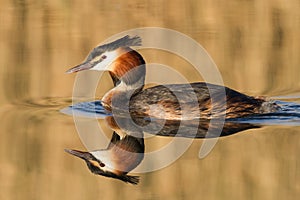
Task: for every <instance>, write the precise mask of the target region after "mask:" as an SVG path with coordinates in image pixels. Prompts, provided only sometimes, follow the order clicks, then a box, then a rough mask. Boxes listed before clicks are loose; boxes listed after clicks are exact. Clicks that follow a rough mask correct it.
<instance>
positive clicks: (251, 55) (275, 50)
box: [0, 0, 300, 200]
mask: <svg viewBox="0 0 300 200" xmlns="http://www.w3.org/2000/svg"><path fill="white" fill-rule="evenodd" d="M0 4H1V8H0V57H1V59H0V89H1V95H0V118H1V126H0V137H1V139H0V149H1V151H0V166H1V167H0V180H1V181H0V190H1V193H0V198H1V199H39V200H46V199H72V200H77V199H120V198H122V199H207V200H208V199H272V200H273V199H298V198H299V196H300V181H299V180H300V161H299V155H298V152H300V142H299V141H300V128H299V127H297V126H279V125H278V126H265V127H263V128H260V129H252V130H247V131H244V132H241V133H239V134H237V135H232V136H229V137H225V138H221V139H220V140H219V141H218V143H217V145H216V146H215V148H214V149H213V151H212V152H211V153H210V154H209V155H208V156H207V157H206V158H204V159H199V158H198V152H199V148H200V146H201V143H202V141H201V140H197V141H194V142H193V144H192V146H191V147H190V148H189V149H188V151H187V152H185V154H184V155H183V156H182V157H181V158H180V159H179V160H177V161H176V162H175V163H173V164H172V165H170V166H168V167H166V168H164V169H161V170H159V171H155V172H151V173H147V174H140V175H141V182H140V184H139V185H138V186H132V185H128V184H125V183H123V182H120V181H118V180H113V179H107V178H104V177H100V176H95V175H92V174H91V173H90V172H89V171H88V169H87V167H86V166H85V163H84V162H83V161H81V160H79V159H76V158H74V157H71V156H70V155H67V154H66V153H65V152H64V149H65V148H75V149H82V150H83V149H84V146H83V145H82V144H81V142H80V139H79V137H78V135H77V133H76V129H75V125H74V122H73V119H72V117H69V116H66V115H63V114H61V113H60V112H59V110H60V109H61V108H63V107H65V106H68V105H70V104H71V101H72V99H71V96H72V90H73V84H74V79H75V75H70V74H65V73H64V72H65V71H66V70H67V69H69V68H70V67H72V66H75V65H77V64H79V63H80V62H82V60H84V59H85V57H86V56H87V54H88V52H89V51H90V50H91V49H93V48H94V47H95V46H96V45H98V44H99V43H101V42H102V41H104V40H106V39H107V38H108V37H110V36H112V35H114V34H116V33H120V32H122V31H125V30H128V29H132V28H139V27H147V26H157V27H164V28H169V29H174V30H176V31H180V32H182V33H184V34H186V35H188V36H189V37H191V38H193V39H194V40H196V41H198V42H199V43H200V44H201V45H202V46H203V47H204V48H205V49H206V50H207V52H208V53H209V54H210V56H211V57H212V59H213V60H214V61H215V63H216V65H217V66H218V68H219V70H220V72H221V74H222V77H223V81H224V83H225V85H226V86H228V87H230V88H233V89H236V90H238V91H241V92H243V93H247V94H249V95H255V96H256V95H266V96H271V97H274V98H276V97H278V96H285V97H288V96H289V99H288V100H289V101H298V102H299V93H300V81H299V74H300V70H299V66H300V56H299V55H300V12H299V10H300V2H299V1H297V0H290V1H283V0H276V1H271V0H267V1H259V0H251V1H240V0H232V1H217V0H212V1H205V0H200V1H199V0H197V1H193V0H190V1H180V0H174V1H171V0H169V1H145V0H142V1H127V2H126V1H108V0H101V1H97V0H89V1H79V0H74V1H71V0H43V1H37V0H27V1H26V0H0ZM166 37H167V36H166ZM148 54H149V55H148ZM148 54H147V52H146V51H145V59H146V61H156V62H158V61H161V60H165V61H168V64H169V66H172V67H174V68H176V69H179V70H181V71H182V73H183V74H184V75H185V76H186V77H187V78H188V79H189V80H190V81H196V80H201V77H200V76H196V75H195V74H194V73H192V71H193V70H190V68H188V67H183V66H181V65H179V64H180V63H181V62H178V61H177V60H178V59H177V58H174V59H170V58H169V56H170V55H165V53H162V54H159V53H148ZM147 55H148V57H147ZM184 66H185V65H184ZM189 72H191V73H189ZM104 79H105V77H104ZM102 82H103V85H102V87H101V90H103V91H99V92H98V93H97V95H99V97H101V96H102V95H103V93H104V92H105V91H107V90H108V89H109V88H110V87H111V86H112V85H111V81H110V80H109V78H107V79H106V80H103V81H102ZM291 96H292V97H291ZM107 130H108V131H109V129H107ZM166 142H168V140H167V139H165V138H162V137H157V138H152V139H151V140H150V141H148V143H149V145H148V146H146V150H147V148H149V149H151V148H155V147H156V146H158V147H159V146H160V145H163V144H165V143H166ZM149 149H148V150H149ZM297 197H298V198H297Z"/></svg>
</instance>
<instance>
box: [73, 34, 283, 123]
mask: <svg viewBox="0 0 300 200" xmlns="http://www.w3.org/2000/svg"><path fill="white" fill-rule="evenodd" d="M131 46H141V38H140V37H138V36H135V37H129V36H128V35H127V36H125V37H123V38H120V39H118V40H115V41H114V42H111V43H108V44H104V45H101V46H97V47H96V48H94V49H93V50H92V51H91V53H90V54H89V56H88V58H87V59H86V60H85V61H84V62H83V63H82V64H80V65H78V66H75V67H73V68H71V69H69V70H68V71H67V73H74V72H78V71H82V70H99V71H109V73H110V75H111V77H112V79H113V82H114V84H115V87H114V88H113V89H111V90H110V91H109V92H107V93H106V94H105V95H104V97H103V98H102V104H103V106H104V107H105V109H107V110H108V111H111V110H113V109H118V107H124V105H123V104H124V102H125V101H124V99H126V98H128V94H130V97H129V99H130V101H129V104H128V107H129V111H130V114H132V115H134V116H138V117H151V118H160V119H161V118H163V119H170V120H182V119H183V117H182V111H183V110H186V112H185V113H186V114H185V118H184V119H195V118H202V119H211V118H218V117H220V116H224V114H225V118H226V119H229V118H240V117H245V116H248V115H252V114H261V113H272V112H276V111H277V110H278V109H279V106H277V105H276V104H275V103H273V102H271V101H267V100H265V99H264V98H261V97H259V98H256V97H252V96H248V95H245V94H242V93H240V92H237V91H235V90H233V89H230V88H227V87H224V86H219V85H214V84H209V83H205V82H196V83H190V84H170V85H158V86H154V87H150V88H146V89H144V81H145V75H146V63H145V61H144V59H143V57H142V56H141V55H140V54H139V53H138V52H137V51H135V50H133V49H132V48H130V47H131ZM224 90H225V93H226V97H224V96H222V95H220V94H221V93H222V91H224ZM177 94H180V98H179V99H178V98H177ZM192 95H195V97H196V101H197V102H196V103H197V106H195V101H193V102H191V101H192V100H191V96H192ZM212 98H213V101H212V100H211V99H212ZM114 102H115V103H114ZM222 102H225V104H226V105H225V106H223V104H222ZM151 105H156V106H159V108H160V109H158V110H157V111H155V110H153V107H152V109H151ZM162 111H163V112H162Z"/></svg>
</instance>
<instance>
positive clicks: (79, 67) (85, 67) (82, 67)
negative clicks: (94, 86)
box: [66, 62, 93, 74]
mask: <svg viewBox="0 0 300 200" xmlns="http://www.w3.org/2000/svg"><path fill="white" fill-rule="evenodd" d="M92 67H93V65H92V64H91V63H89V62H84V63H82V64H80V65H77V66H75V67H73V68H71V69H69V70H68V71H66V73H67V74H71V73H74V72H79V71H83V70H88V69H91V68H92Z"/></svg>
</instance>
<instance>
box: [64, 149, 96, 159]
mask: <svg viewBox="0 0 300 200" xmlns="http://www.w3.org/2000/svg"><path fill="white" fill-rule="evenodd" d="M65 152H67V153H69V154H71V155H73V156H76V157H79V158H82V159H84V160H85V159H87V157H88V156H89V155H90V153H88V152H84V151H78V150H72V149H65Z"/></svg>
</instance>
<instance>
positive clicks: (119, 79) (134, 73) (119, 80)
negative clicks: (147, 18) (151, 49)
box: [102, 47, 146, 107]
mask: <svg viewBox="0 0 300 200" xmlns="http://www.w3.org/2000/svg"><path fill="white" fill-rule="evenodd" d="M123 50H124V52H125V53H123V54H122V55H120V56H119V57H118V58H117V59H116V60H115V61H113V62H112V63H111V66H110V71H109V72H110V76H111V77H112V80H113V82H114V86H115V87H114V88H113V89H111V90H110V91H109V92H107V93H106V94H105V95H104V97H103V98H102V101H103V102H104V105H106V106H107V105H111V99H112V97H113V96H115V95H120V94H123V95H124V93H128V95H133V94H134V93H137V92H139V91H141V90H142V89H143V87H144V83H145V76H146V66H145V61H144V59H143V57H142V56H141V55H140V54H139V53H138V52H137V51H135V50H133V49H131V48H129V47H127V48H124V49H123ZM106 106H105V107H106Z"/></svg>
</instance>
